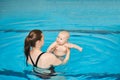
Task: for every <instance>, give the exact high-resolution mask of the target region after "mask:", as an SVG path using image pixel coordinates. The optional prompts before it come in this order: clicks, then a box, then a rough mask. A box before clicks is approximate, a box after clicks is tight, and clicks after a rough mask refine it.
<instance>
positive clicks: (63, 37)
mask: <svg viewBox="0 0 120 80" xmlns="http://www.w3.org/2000/svg"><path fill="white" fill-rule="evenodd" d="M67 40H68V37H67V35H66V34H59V35H58V37H57V39H56V41H57V43H58V44H60V45H63V44H65V43H66V42H67Z"/></svg>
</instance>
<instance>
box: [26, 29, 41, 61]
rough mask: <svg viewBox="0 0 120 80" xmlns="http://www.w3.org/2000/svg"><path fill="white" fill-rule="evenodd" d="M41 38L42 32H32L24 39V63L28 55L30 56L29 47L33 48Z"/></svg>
mask: <svg viewBox="0 0 120 80" xmlns="http://www.w3.org/2000/svg"><path fill="white" fill-rule="evenodd" d="M41 38H42V31H40V30H32V31H31V32H30V33H29V34H28V36H27V37H26V38H25V43H24V53H25V56H26V61H27V60H28V55H29V54H30V47H35V43H36V41H38V40H41Z"/></svg>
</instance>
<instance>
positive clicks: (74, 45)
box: [68, 43, 82, 51]
mask: <svg viewBox="0 0 120 80" xmlns="http://www.w3.org/2000/svg"><path fill="white" fill-rule="evenodd" d="M68 47H69V48H76V49H78V50H79V51H82V47H80V46H78V45H76V44H72V43H68Z"/></svg>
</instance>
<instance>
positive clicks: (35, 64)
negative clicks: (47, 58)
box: [29, 52, 55, 79]
mask: <svg viewBox="0 0 120 80" xmlns="http://www.w3.org/2000/svg"><path fill="white" fill-rule="evenodd" d="M42 54H44V52H43V53H41V54H40V55H39V56H38V57H37V60H36V63H34V62H33V60H32V57H31V56H30V55H29V57H30V60H31V62H32V64H33V71H34V72H35V74H36V75H37V76H39V77H40V78H43V79H49V78H50V77H51V76H55V75H54V73H55V71H54V67H53V66H51V67H50V68H49V69H47V70H48V71H49V73H41V72H39V71H38V70H37V68H38V67H37V64H38V61H39V59H40V57H41V56H42ZM38 69H40V68H38Z"/></svg>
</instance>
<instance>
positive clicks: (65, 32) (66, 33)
mask: <svg viewBox="0 0 120 80" xmlns="http://www.w3.org/2000/svg"><path fill="white" fill-rule="evenodd" d="M59 34H63V35H66V37H67V38H69V37H70V33H69V32H68V31H61V32H60V33H59Z"/></svg>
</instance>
